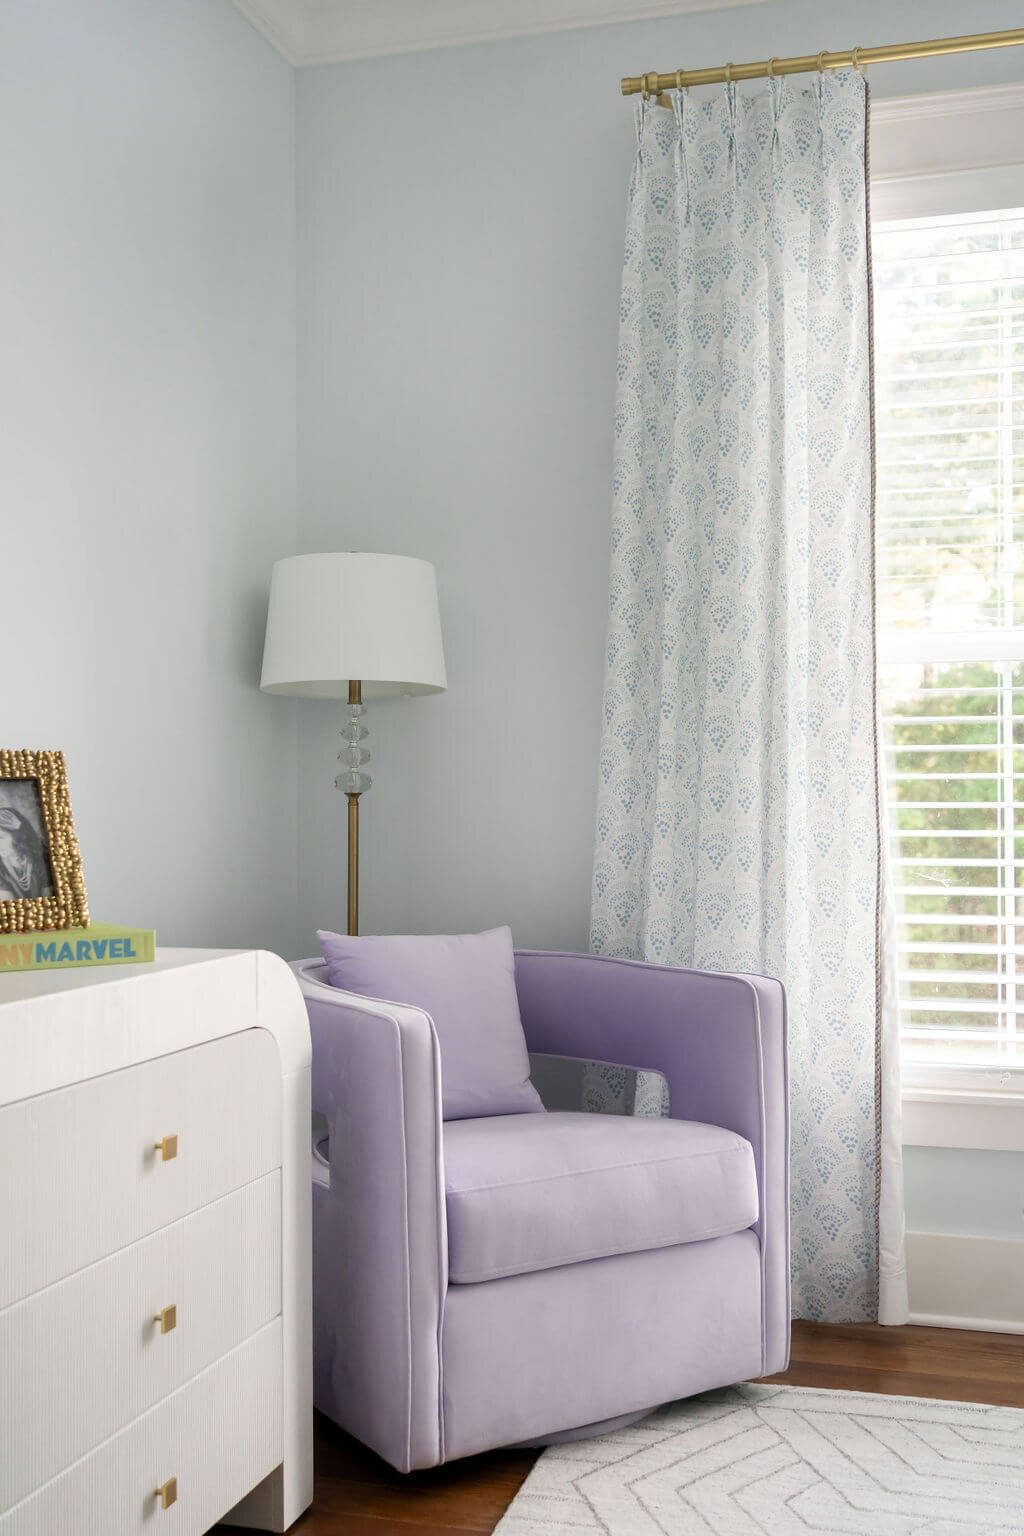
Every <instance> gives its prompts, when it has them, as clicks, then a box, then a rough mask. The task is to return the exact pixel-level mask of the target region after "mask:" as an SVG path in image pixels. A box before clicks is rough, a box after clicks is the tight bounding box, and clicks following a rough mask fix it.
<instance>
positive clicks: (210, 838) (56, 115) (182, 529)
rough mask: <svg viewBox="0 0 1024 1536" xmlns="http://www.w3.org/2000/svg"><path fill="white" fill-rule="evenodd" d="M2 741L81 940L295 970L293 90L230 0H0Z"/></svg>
mask: <svg viewBox="0 0 1024 1536" xmlns="http://www.w3.org/2000/svg"><path fill="white" fill-rule="evenodd" d="M0 143H2V144H3V146H4V147H3V152H2V153H0V442H2V452H0V532H2V539H3V543H2V555H0V590H2V594H3V597H2V603H3V635H4V655H3V680H2V683H0V745H3V746H7V747H44V746H45V747H63V748H64V749H65V751H66V753H67V756H68V766H69V775H70V783H71V797H72V803H73V806H74V811H75V817H76V822H77V826H78V833H79V838H80V841H81V844H82V850H83V855H84V862H85V877H86V885H87V888H88V892H89V897H90V903H91V907H92V912H93V916H94V917H96V918H98V919H106V920H109V921H119V922H126V923H135V924H143V925H151V926H155V927H156V930H157V934H158V938H159V940H160V942H162V943H164V944H199V945H203V944H209V945H218V944H225V945H247V944H265V945H270V946H273V947H280V948H282V949H284V950H285V951H289V950H291V949H293V948H294V947H295V944H296V938H295V902H296V852H295V850H296V835H297V833H296V821H297V810H296V778H295V710H294V706H293V704H292V702H291V701H288V700H269V699H266V698H264V697H262V696H261V695H260V694H259V692H258V691H257V686H256V684H257V679H258V676H259V658H260V650H261V645H262V633H263V622H264V617H265V613H266V585H267V577H268V572H269V569H270V565H271V562H272V561H273V560H274V559H275V558H276V557H277V556H279V555H283V554H287V553H290V551H291V550H292V548H293V547H294V541H295V199H294V190H295V182H294V148H295V146H294V74H293V71H292V70H291V69H290V68H289V67H288V65H287V64H286V63H285V62H284V60H283V59H281V58H280V57H279V56H278V55H277V54H276V53H275V52H274V51H273V49H272V48H271V47H270V45H269V44H268V43H267V42H266V41H265V39H264V38H262V37H260V36H259V35H258V34H257V33H256V32H255V31H254V30H253V29H252V28H251V27H250V26H249V25H248V24H247V23H246V22H245V21H244V20H243V19H242V17H241V16H240V15H239V14H238V12H237V11H236V10H235V9H234V7H233V6H232V5H231V4H230V3H229V0H170V3H168V0H0Z"/></svg>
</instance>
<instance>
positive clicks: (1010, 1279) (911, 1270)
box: [907, 1232, 1024, 1333]
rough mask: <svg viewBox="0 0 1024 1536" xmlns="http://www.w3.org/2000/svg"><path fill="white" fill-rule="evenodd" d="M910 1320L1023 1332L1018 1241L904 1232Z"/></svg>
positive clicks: (1022, 1259) (1023, 1272) (1022, 1247)
mask: <svg viewBox="0 0 1024 1536" xmlns="http://www.w3.org/2000/svg"><path fill="white" fill-rule="evenodd" d="M907 1286H908V1290H909V1293H910V1321H911V1322H912V1323H921V1324H924V1325H927V1326H929V1327H933V1328H976V1329H980V1330H981V1331H983V1332H986V1333H988V1332H992V1333H1024V1241H1014V1240H1013V1239H1010V1238H998V1237H960V1236H952V1235H950V1234H948V1233H942V1232H908V1233H907Z"/></svg>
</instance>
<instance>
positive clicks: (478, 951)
mask: <svg viewBox="0 0 1024 1536" xmlns="http://www.w3.org/2000/svg"><path fill="white" fill-rule="evenodd" d="M317 938H318V939H319V940H320V949H321V951H322V953H323V957H324V960H325V961H326V963H327V974H328V976H329V978H330V982H331V986H332V987H340V988H342V990H343V991H346V992H357V993H359V995H360V996H361V997H376V998H383V999H386V1000H387V1001H388V1002H392V1003H408V1004H411V1005H412V1006H413V1007H414V1008H423V1009H425V1010H426V1012H427V1013H429V1014H430V1016H431V1018H432V1019H433V1021H434V1027H435V1029H436V1030H437V1038H438V1040H439V1042H440V1046H441V1101H442V1110H443V1113H444V1118H445V1119H446V1120H469V1119H472V1118H474V1117H475V1116H477V1115H519V1114H526V1113H528V1112H531V1111H535V1110H542V1109H543V1107H544V1106H543V1105H542V1104H541V1101H540V1096H539V1095H538V1093H537V1090H536V1089H535V1088H534V1087H533V1084H532V1083H531V1082H530V1062H529V1058H528V1056H527V1053H526V1037H525V1035H524V1034H523V1025H522V1020H521V1019H520V1017H519V999H518V997H517V996H516V983H515V971H514V958H513V953H512V930H511V929H510V928H491V929H490V930H489V931H488V932H487V933H463V934H459V935H457V936H450V935H447V934H429V935H424V936H423V937H404V936H397V935H396V936H393V937H392V936H384V937H381V938H375V937H374V938H361V937H360V938H347V937H346V936H345V935H343V934H340V933H318V934H317Z"/></svg>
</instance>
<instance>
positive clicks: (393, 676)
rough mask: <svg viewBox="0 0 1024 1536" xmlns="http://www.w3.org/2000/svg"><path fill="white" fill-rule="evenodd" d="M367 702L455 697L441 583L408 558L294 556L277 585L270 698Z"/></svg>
mask: <svg viewBox="0 0 1024 1536" xmlns="http://www.w3.org/2000/svg"><path fill="white" fill-rule="evenodd" d="M352 679H359V680H360V681H361V683H362V697H363V698H364V699H372V698H382V697H385V696H389V695H395V694H402V693H440V692H441V690H442V689H444V688H445V687H447V679H446V677H445V670H444V651H443V649H442V646H441V617H440V613H439V611H438V605H437V578H436V576H435V572H434V567H433V566H432V565H431V564H430V562H429V561H428V560H415V559H412V558H411V557H409V556H407V555H362V554H330V555H292V556H291V557H290V558H288V559H286V560H278V562H277V563H276V565H275V566H274V569H273V573H272V575H271V579H270V609H269V613H268V615H267V638H266V643H265V645H264V649H263V676H262V678H261V680H260V687H261V688H262V689H263V691H264V693H292V694H300V695H302V696H303V697H305V698H312V699H340V698H345V697H347V695H348V685H349V681H350V680H352Z"/></svg>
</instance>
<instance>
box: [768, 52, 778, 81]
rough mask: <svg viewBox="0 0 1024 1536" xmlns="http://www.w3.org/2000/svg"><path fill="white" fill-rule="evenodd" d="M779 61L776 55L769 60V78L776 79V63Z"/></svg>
mask: <svg viewBox="0 0 1024 1536" xmlns="http://www.w3.org/2000/svg"><path fill="white" fill-rule="evenodd" d="M778 62H779V61H778V59H776V58H774V57H773V58H770V59H769V60H768V79H769V80H774V79H775V66H776V64H777V63H778Z"/></svg>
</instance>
